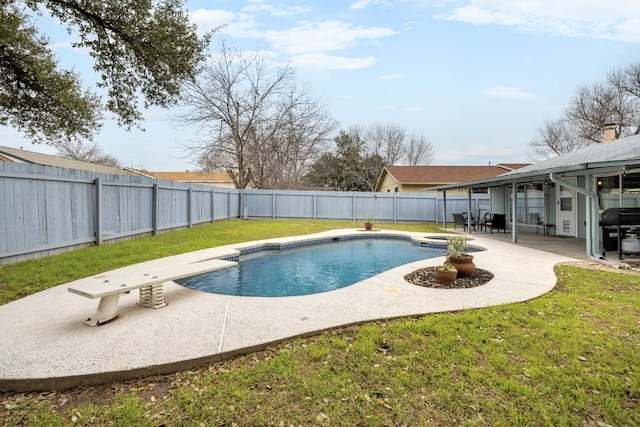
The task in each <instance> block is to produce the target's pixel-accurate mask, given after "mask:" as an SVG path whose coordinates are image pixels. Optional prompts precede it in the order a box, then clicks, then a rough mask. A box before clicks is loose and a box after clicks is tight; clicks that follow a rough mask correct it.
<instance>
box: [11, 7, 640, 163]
mask: <svg viewBox="0 0 640 427" xmlns="http://www.w3.org/2000/svg"><path fill="white" fill-rule="evenodd" d="M187 8H188V9H189V11H190V13H191V15H192V18H193V20H194V21H195V22H196V23H197V24H198V27H199V29H200V30H202V31H205V30H210V29H212V28H216V27H222V28H221V29H220V30H219V31H218V32H217V33H216V34H215V35H214V37H213V41H212V44H211V51H212V53H215V52H216V51H217V50H218V47H219V43H220V41H221V40H222V39H224V40H225V43H226V45H227V46H228V47H234V48H237V49H240V50H247V51H256V50H260V51H262V50H265V51H267V52H269V54H270V55H271V57H272V59H273V61H274V63H276V64H286V63H290V64H291V65H292V66H293V67H295V69H296V72H297V76H298V78H299V79H300V82H301V83H302V82H305V83H307V84H309V85H310V87H311V91H312V94H313V95H314V96H315V97H317V98H319V99H321V100H322V101H323V102H324V103H325V104H326V106H327V110H328V112H329V114H330V115H331V116H332V117H333V118H334V119H336V120H337V121H338V122H339V123H340V125H341V128H343V129H346V128H348V127H349V126H352V125H362V126H367V125H370V124H372V123H383V124H394V125H397V126H400V127H402V128H404V129H405V130H407V131H408V132H415V133H417V134H421V135H424V136H425V137H426V138H427V139H428V140H429V141H430V142H431V143H432V145H433V147H434V150H435V156H434V161H433V163H432V164H434V165H486V164H489V163H491V164H496V163H512V162H527V161H529V159H528V155H527V153H528V147H529V142H530V141H531V140H532V139H533V138H534V137H535V136H536V131H537V129H538V127H540V126H541V125H542V124H543V123H544V121H545V120H555V119H558V118H560V117H561V116H562V111H563V109H564V108H565V107H566V106H567V105H568V103H569V101H570V99H571V97H572V96H573V95H574V94H575V91H576V88H577V87H578V86H579V85H583V84H591V83H595V82H597V81H599V80H602V79H604V77H605V76H606V74H607V73H608V72H609V71H611V70H612V69H613V68H616V67H623V66H626V65H628V64H631V63H635V62H638V61H640V55H639V54H638V53H639V48H640V18H639V17H640V2H638V1H637V0H525V1H521V2H515V1H513V0H350V1H326V0H325V1H321V0H315V1H311V0H247V1H240V0H189V1H187ZM42 28H44V29H45V30H46V33H47V35H49V37H50V40H51V42H52V44H53V46H54V48H55V52H56V54H57V55H58V57H59V59H60V62H61V64H62V65H63V66H64V67H73V68H74V69H75V70H76V71H77V72H79V73H80V74H81V77H82V79H83V81H84V82H85V83H86V84H87V85H88V86H90V85H92V84H93V82H95V76H94V74H93V72H92V70H91V62H90V60H89V58H88V56H87V55H86V54H85V53H83V52H76V51H73V50H72V49H71V48H70V43H71V42H72V41H73V36H72V35H71V36H69V35H68V34H67V33H66V32H65V31H64V29H62V28H59V27H57V26H56V25H55V22H52V21H51V20H44V21H43V23H42ZM171 113H172V112H171V111H166V110H160V109H153V110H148V111H146V112H145V117H146V121H145V123H144V124H143V126H144V127H145V129H146V132H141V131H138V130H132V131H131V132H127V131H125V130H124V129H121V128H118V126H117V125H116V124H115V121H114V120H112V119H107V121H106V122H105V126H104V128H103V129H102V131H101V132H100V134H98V135H97V137H96V142H97V143H98V144H99V146H100V147H101V148H102V149H103V150H104V151H105V152H106V153H109V154H111V155H114V156H115V157H117V158H118V159H119V160H120V161H121V163H122V164H123V165H124V166H133V167H141V168H145V169H148V170H153V171H181V170H194V169H195V167H194V166H193V165H192V164H191V161H190V159H189V158H187V157H185V155H186V153H185V151H184V150H183V149H182V148H181V146H182V145H183V144H188V143H189V141H190V140H192V139H193V137H194V133H195V130H194V129H186V128H182V127H180V126H177V125H176V123H175V121H173V120H172V119H171ZM0 145H7V146H12V147H23V148H24V149H27V150H33V151H40V152H46V153H54V152H55V150H54V149H53V148H51V147H47V146H42V145H32V144H31V143H30V142H29V141H26V140H24V139H22V137H21V136H20V134H19V133H18V132H16V131H15V130H13V129H10V128H2V127H0Z"/></svg>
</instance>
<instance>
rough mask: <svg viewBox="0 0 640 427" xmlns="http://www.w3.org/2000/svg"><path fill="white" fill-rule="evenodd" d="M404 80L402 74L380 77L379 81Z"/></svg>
mask: <svg viewBox="0 0 640 427" xmlns="http://www.w3.org/2000/svg"><path fill="white" fill-rule="evenodd" d="M398 79H404V74H389V75H387V76H382V77H380V80H398Z"/></svg>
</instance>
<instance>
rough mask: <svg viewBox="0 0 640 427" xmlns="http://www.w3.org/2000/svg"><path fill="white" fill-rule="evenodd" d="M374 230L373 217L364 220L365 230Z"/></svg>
mask: <svg viewBox="0 0 640 427" xmlns="http://www.w3.org/2000/svg"><path fill="white" fill-rule="evenodd" d="M372 228H373V217H372V216H368V217H365V219H364V229H365V230H371V229H372Z"/></svg>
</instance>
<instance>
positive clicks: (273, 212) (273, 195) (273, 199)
mask: <svg viewBox="0 0 640 427" xmlns="http://www.w3.org/2000/svg"><path fill="white" fill-rule="evenodd" d="M271 219H276V192H275V191H273V192H272V193H271Z"/></svg>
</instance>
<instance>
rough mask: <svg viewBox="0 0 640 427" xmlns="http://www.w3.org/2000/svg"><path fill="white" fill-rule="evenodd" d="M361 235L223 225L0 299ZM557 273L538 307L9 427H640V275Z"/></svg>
mask: <svg viewBox="0 0 640 427" xmlns="http://www.w3.org/2000/svg"><path fill="white" fill-rule="evenodd" d="M359 226H361V225H360V224H353V223H345V222H331V221H228V222H219V223H215V224H211V225H207V226H203V227H197V228H193V229H191V230H185V231H179V232H172V233H167V234H165V235H161V236H157V237H153V238H151V237H149V238H142V239H137V240H133V241H128V242H120V243H117V244H113V245H105V246H101V247H93V248H87V249H83V250H80V251H75V252H70V253H67V254H63V255H59V256H55V257H49V258H44V259H41V260H37V261H29V262H25V263H20V264H15V265H11V266H5V267H3V268H1V269H0V286H1V287H2V289H1V290H0V295H1V298H2V301H4V302H7V301H10V300H12V299H15V298H17V297H19V296H22V295H26V294H29V293H33V292H37V291H38V290H40V289H44V288H46V287H48V286H53V285H56V284H59V283H63V282H65V281H68V280H72V279H74V278H77V277H82V276H86V275H90V274H94V273H96V272H99V271H103V270H106V269H110V268H116V267H119V266H122V265H126V264H129V263H132V262H138V261H142V260H145V259H150V258H155V257H159V256H166V255H171V254H175V253H180V252H186V251H191V250H196V249H201V248H204V247H209V246H215V245H221V244H228V243H233V242H238V241H246V240H255V239H261V238H267V237H277V236H284V235H295V234H306V233H311V232H316V231H321V230H327V229H332V228H344V227H359ZM377 226H380V227H384V228H395V229H403V230H411V231H424V232H427V231H434V230H435V227H434V226H433V225H425V224H402V225H395V226H393V225H391V224H389V225H387V224H384V225H380V224H378V225H377ZM556 273H557V275H558V285H557V286H556V289H555V290H554V291H552V292H551V293H548V294H546V295H544V296H542V297H540V298H537V299H535V300H532V301H528V302H526V303H520V304H512V305H506V306H500V307H490V308H485V309H478V310H468V311H462V312H456V313H446V314H438V315H428V316H422V317H412V318H404V319H396V320H389V321H378V322H374V323H370V324H366V325H360V326H353V327H346V328H342V329H337V330H333V331H328V332H324V333H321V334H319V335H316V336H314V337H310V338H304V339H295V340H290V341H287V342H285V343H282V344H279V345H275V346H271V347H269V348H267V349H266V350H264V351H260V352H257V353H253V354H250V355H246V356H241V357H237V358H234V359H232V360H227V361H224V362H219V363H216V364H213V365H210V366H206V367H203V368H200V369H196V370H191V371H188V372H181V373H178V374H174V375H167V376H162V377H153V378H147V379H143V380H138V381H132V382H128V383H118V384H109V385H105V386H99V387H91V388H84V389H77V390H70V391H59V392H56V393H25V394H13V393H6V394H0V422H2V424H3V425H36V426H38V425H42V426H49V425H54V426H55V425H119V426H120V425H123V426H159V425H187V426H201V425H205V426H211V425H224V426H232V425H237V426H247V425H250V426H255V425H276V426H289V425H294V426H298V425H302V426H308V425H331V426H333V425H347V426H351V425H366V426H391V425H407V426H415V425H428V426H430V425H456V426H457V425H469V426H488V425H492V426H493V425H504V426H514V425H518V426H520V425H525V426H526V425H531V426H542V425H548V426H607V425H610V426H637V425H640V284H639V282H640V276H638V275H632V274H622V273H617V272H606V271H594V270H586V269H582V268H578V267H573V266H558V267H556ZM24 288H27V289H26V290H25V289H24Z"/></svg>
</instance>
